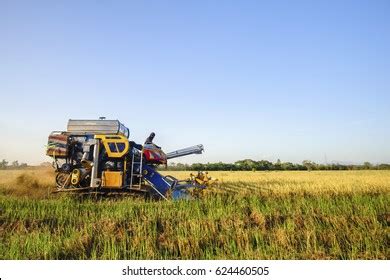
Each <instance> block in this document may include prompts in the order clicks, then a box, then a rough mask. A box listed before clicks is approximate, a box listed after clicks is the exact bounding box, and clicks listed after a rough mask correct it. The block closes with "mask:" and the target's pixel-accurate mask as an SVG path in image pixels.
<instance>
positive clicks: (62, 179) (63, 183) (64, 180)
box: [56, 171, 71, 189]
mask: <svg viewBox="0 0 390 280" xmlns="http://www.w3.org/2000/svg"><path fill="white" fill-rule="evenodd" d="M70 177H71V173H69V172H63V171H61V172H58V173H57V176H56V184H57V188H58V189H64V188H67V187H69V185H70Z"/></svg>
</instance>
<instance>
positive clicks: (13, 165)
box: [0, 159, 28, 170]
mask: <svg viewBox="0 0 390 280" xmlns="http://www.w3.org/2000/svg"><path fill="white" fill-rule="evenodd" d="M26 167H28V165H27V163H19V161H18V160H15V161H13V162H12V163H9V162H8V161H6V160H5V159H3V160H2V161H0V170H4V169H20V168H26Z"/></svg>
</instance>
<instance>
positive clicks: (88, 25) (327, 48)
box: [0, 0, 390, 164]
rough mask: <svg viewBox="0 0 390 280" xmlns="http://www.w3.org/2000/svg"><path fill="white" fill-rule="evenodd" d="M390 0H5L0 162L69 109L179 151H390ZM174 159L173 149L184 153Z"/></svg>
mask: <svg viewBox="0 0 390 280" xmlns="http://www.w3.org/2000/svg"><path fill="white" fill-rule="evenodd" d="M389 15H390V1H343V0H339V1H260V0H259V1H198V0H197V1H102V0H100V1H98V0H96V1H16V0H12V1H11V0H9V1H4V0H2V1H0V97H1V107H0V134H1V140H0V160H1V159H2V158H5V159H8V160H9V161H12V160H16V159H18V160H19V161H24V162H28V163H30V164H36V163H40V162H42V161H47V160H49V158H47V157H45V155H44V145H45V144H46V141H47V135H48V134H49V132H50V131H52V130H61V129H65V127H66V123H67V120H68V119H69V118H96V117H99V116H106V117H107V118H112V119H119V120H121V121H122V122H124V123H125V124H126V125H127V126H128V127H129V128H130V130H131V135H132V139H133V140H135V141H138V142H143V141H144V139H145V138H146V136H147V135H148V134H149V133H150V132H151V131H154V132H156V134H157V136H156V138H155V142H156V143H158V144H159V145H161V146H163V147H164V148H165V150H166V151H171V150H174V149H176V148H183V147H186V146H189V145H192V144H199V143H203V144H204V145H205V148H206V153H205V154H204V155H196V156H190V157H187V158H186V159H183V160H182V162H208V161H210V162H215V161H225V162H233V161H235V160H239V159H244V158H252V159H255V160H260V159H268V160H276V159H278V158H280V159H281V160H282V161H292V162H301V161H302V160H305V159H309V160H313V161H317V162H324V161H325V160H326V161H328V162H331V161H340V162H357V163H358V162H363V161H371V162H390V132H389V130H390V129H389V121H390V55H389V54H390V17H389ZM176 162H178V161H176Z"/></svg>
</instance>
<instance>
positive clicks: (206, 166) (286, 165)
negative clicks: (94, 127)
mask: <svg viewBox="0 0 390 280" xmlns="http://www.w3.org/2000/svg"><path fill="white" fill-rule="evenodd" d="M168 170H178V171H179V170H188V171H196V170H208V171H277V170H279V171H288V170H307V171H311V170H390V164H376V165H374V164H371V163H369V162H365V163H363V164H360V165H359V164H340V163H331V164H318V163H315V162H312V161H309V160H304V161H303V162H302V163H291V162H281V161H280V160H279V159H278V160H277V161H276V162H271V161H268V160H260V161H255V160H251V159H245V160H239V161H236V162H235V163H223V162H217V163H193V164H183V163H171V164H170V165H168Z"/></svg>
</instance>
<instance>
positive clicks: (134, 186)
mask: <svg viewBox="0 0 390 280" xmlns="http://www.w3.org/2000/svg"><path fill="white" fill-rule="evenodd" d="M132 154H133V155H132V158H131V169H130V189H132V190H141V189H142V164H143V154H144V153H143V150H142V151H141V159H140V160H139V161H137V162H136V158H135V153H134V152H133V153H132ZM137 165H138V167H139V170H134V166H137ZM135 171H136V172H135ZM135 178H138V184H133V179H135Z"/></svg>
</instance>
